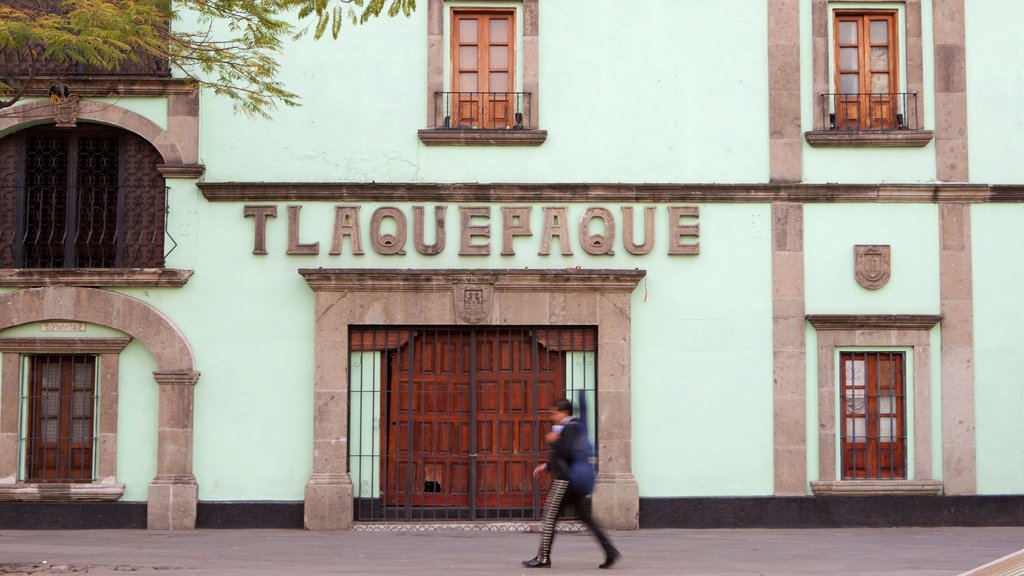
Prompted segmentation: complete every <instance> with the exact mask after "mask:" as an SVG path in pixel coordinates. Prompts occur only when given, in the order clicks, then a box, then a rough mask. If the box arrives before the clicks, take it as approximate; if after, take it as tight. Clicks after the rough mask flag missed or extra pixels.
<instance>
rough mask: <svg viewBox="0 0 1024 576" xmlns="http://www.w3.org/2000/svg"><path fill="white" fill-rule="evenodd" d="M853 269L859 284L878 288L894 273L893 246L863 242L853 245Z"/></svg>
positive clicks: (869, 287)
mask: <svg viewBox="0 0 1024 576" xmlns="http://www.w3.org/2000/svg"><path fill="white" fill-rule="evenodd" d="M853 260H854V264H853V269H854V276H855V277H856V278H857V284H860V285H861V286H863V287H864V288H867V289H868V290H878V289H879V288H881V287H882V286H885V285H886V283H888V282H889V278H890V276H891V275H892V266H891V262H892V248H891V247H890V246H888V245H883V244H866V245H864V244H862V245H857V246H854V247H853Z"/></svg>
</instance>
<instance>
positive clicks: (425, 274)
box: [299, 268, 647, 292]
mask: <svg viewBox="0 0 1024 576" xmlns="http://www.w3.org/2000/svg"><path fill="white" fill-rule="evenodd" d="M299 274H301V275H302V276H303V278H305V279H306V283H308V284H309V287H310V288H312V289H313V291H314V292H353V291H354V292H378V291H387V292H439V291H450V290H452V288H453V286H455V285H456V284H493V285H494V289H495V290H497V291H501V292H534V291H537V290H545V291H550V292H582V291H591V290H595V289H598V290H601V291H604V292H609V291H622V292H632V291H633V290H634V289H635V288H636V285H637V283H638V282H640V280H641V279H642V278H643V277H644V276H646V275H647V272H646V271H645V270H578V269H575V268H573V269H568V270H389V269H382V270H367V269H350V268H340V269H328V268H303V269H300V270H299Z"/></svg>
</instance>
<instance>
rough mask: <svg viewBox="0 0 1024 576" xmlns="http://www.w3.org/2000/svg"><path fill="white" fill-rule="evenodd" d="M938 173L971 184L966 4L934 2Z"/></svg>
mask: <svg viewBox="0 0 1024 576" xmlns="http://www.w3.org/2000/svg"><path fill="white" fill-rule="evenodd" d="M932 21H933V26H934V35H935V169H936V172H937V174H936V175H937V176H938V179H939V181H940V182H967V181H968V164H967V159H968V150H967V38H966V35H967V31H966V24H965V15H964V0H934V1H933V2H932Z"/></svg>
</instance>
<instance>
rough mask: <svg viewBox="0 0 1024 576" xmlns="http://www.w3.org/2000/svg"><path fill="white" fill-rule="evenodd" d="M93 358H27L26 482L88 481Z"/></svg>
mask: <svg viewBox="0 0 1024 576" xmlns="http://www.w3.org/2000/svg"><path fill="white" fill-rule="evenodd" d="M95 396H96V357H95V356H88V355H42V356H33V357H32V358H31V360H30V362H29V418H30V422H29V428H28V429H29V437H28V451H27V454H26V457H27V462H26V466H25V469H26V473H27V478H26V480H28V481H29V482H91V481H92V469H93V438H94V433H93V430H94V416H95V413H94V412H95Z"/></svg>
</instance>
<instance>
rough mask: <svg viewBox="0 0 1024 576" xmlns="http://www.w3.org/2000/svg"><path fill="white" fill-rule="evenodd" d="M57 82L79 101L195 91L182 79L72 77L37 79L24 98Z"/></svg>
mask: <svg viewBox="0 0 1024 576" xmlns="http://www.w3.org/2000/svg"><path fill="white" fill-rule="evenodd" d="M9 78H10V79H18V80H24V79H28V78H29V77H28V76H10V77H9ZM56 81H61V82H63V83H65V84H67V85H68V87H69V88H70V89H71V91H72V92H73V93H74V94H78V95H79V96H81V97H83V98H106V97H110V96H188V95H191V94H194V93H195V91H196V86H195V83H194V82H192V81H190V80H187V79H185V78H159V77H156V78H154V77H140V76H74V77H68V78H56V77H46V76H37V77H36V78H35V80H34V81H33V87H31V88H29V89H28V91H26V93H25V96H28V97H31V96H42V97H46V96H48V95H49V88H50V85H51V84H53V83H54V82H56Z"/></svg>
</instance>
